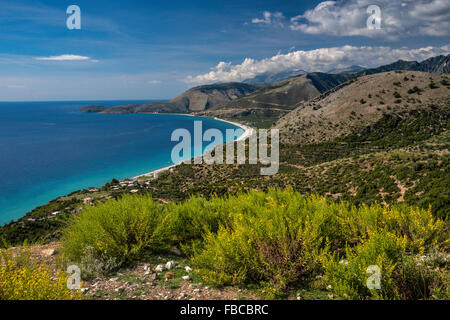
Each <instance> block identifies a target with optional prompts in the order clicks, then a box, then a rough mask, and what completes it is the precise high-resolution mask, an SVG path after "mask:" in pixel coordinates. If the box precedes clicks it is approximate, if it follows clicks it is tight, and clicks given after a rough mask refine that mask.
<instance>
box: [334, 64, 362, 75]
mask: <svg viewBox="0 0 450 320" xmlns="http://www.w3.org/2000/svg"><path fill="white" fill-rule="evenodd" d="M363 70H365V68H363V67H360V66H355V65H353V66H350V67H346V68H335V69H331V70H330V71H328V72H327V73H331V74H349V73H357V72H361V71H363Z"/></svg>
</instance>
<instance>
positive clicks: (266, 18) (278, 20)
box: [252, 11, 284, 27]
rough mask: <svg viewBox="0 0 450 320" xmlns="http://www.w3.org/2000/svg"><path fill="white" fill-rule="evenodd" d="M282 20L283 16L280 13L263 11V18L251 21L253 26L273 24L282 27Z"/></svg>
mask: <svg viewBox="0 0 450 320" xmlns="http://www.w3.org/2000/svg"><path fill="white" fill-rule="evenodd" d="M283 19H284V16H283V14H282V13H281V12H273V13H272V12H269V11H264V12H263V18H262V19H259V18H254V19H252V23H254V24H273V25H278V26H281V27H282V26H283V22H282V20H283Z"/></svg>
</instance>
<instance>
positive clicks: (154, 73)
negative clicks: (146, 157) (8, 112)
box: [0, 0, 450, 101]
mask: <svg viewBox="0 0 450 320" xmlns="http://www.w3.org/2000/svg"><path fill="white" fill-rule="evenodd" d="M370 4H377V5H378V6H379V7H380V8H381V18H382V20H381V21H382V23H381V29H380V30H368V29H367V26H366V20H367V18H368V17H369V14H367V12H366V8H367V6H368V5H370ZM69 5H78V6H79V7H80V9H81V30H68V28H67V27H66V19H67V17H68V15H67V14H66V9H67V7H68V6H69ZM449 21H450V4H449V1H448V0H415V1H406V0H405V1H395V0H390V1H386V0H380V1H366V0H348V1H336V2H335V1H324V2H323V1H291V0H290V1H280V0H278V1H269V0H266V1H242V0H241V1H233V0H232V1H219V0H204V1H192V0H190V1H144V0H142V1H133V0H127V1H123V0H110V1H103V0H96V1H92V0H91V1H84V0H73V1H56V0H52V1H50V0H49V1H20V0H18V1H14V2H12V1H3V0H0V101H13V100H17V101H28V100H95V99H99V100H103V99H106V100H115V99H166V98H172V97H174V96H176V95H177V94H179V93H181V92H182V91H184V90H185V89H187V88H189V87H192V86H194V85H198V84H204V83H212V82H225V81H242V80H244V79H246V78H248V77H252V76H255V75H258V74H259V73H263V72H278V71H283V70H286V69H302V70H306V71H328V70H330V69H333V68H335V67H342V66H347V65H351V64H359V65H364V66H376V65H379V64H384V63H389V62H392V61H395V60H397V59H398V58H403V59H409V60H413V59H417V60H423V59H426V58H428V57H430V56H434V55H437V54H446V53H448V52H449V44H450V37H449V35H450V25H449Z"/></svg>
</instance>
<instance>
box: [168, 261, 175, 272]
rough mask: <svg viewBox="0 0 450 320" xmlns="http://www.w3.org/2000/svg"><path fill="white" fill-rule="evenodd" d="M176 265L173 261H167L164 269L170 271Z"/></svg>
mask: <svg viewBox="0 0 450 320" xmlns="http://www.w3.org/2000/svg"><path fill="white" fill-rule="evenodd" d="M176 265H177V263H176V262H175V261H169V262H167V263H166V269H167V270H172V269H173V268H175V266H176Z"/></svg>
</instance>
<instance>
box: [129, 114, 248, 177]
mask: <svg viewBox="0 0 450 320" xmlns="http://www.w3.org/2000/svg"><path fill="white" fill-rule="evenodd" d="M180 115H183V116H190V117H195V116H194V115H190V114H188V115H186V114H180ZM213 119H214V120H217V121H222V122H227V123H230V124H232V125H235V126H237V127H239V128H241V129H242V130H244V133H243V134H242V135H241V136H240V137H239V138H237V139H236V140H234V142H238V141H242V140H245V139H247V138H248V137H250V136H251V135H252V133H253V130H254V129H253V128H250V127H248V126H246V125H243V124H240V123H236V122H232V121H228V120H223V119H219V118H216V117H214V118H213ZM205 152H206V151H205ZM202 156H203V155H202ZM195 158H196V157H193V158H192V159H195ZM182 163H183V162H180V163H177V164H173V165H171V166H167V167H164V168H161V169H157V170H153V171H150V172H147V173H144V174H141V175H138V176H136V177H133V178H131V179H132V180H136V179H139V178H142V177H150V176H155V175H158V174H160V173H162V172H165V171H168V170H170V169H172V168H175V167H177V166H179V165H180V164H182ZM125 180H127V179H125Z"/></svg>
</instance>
